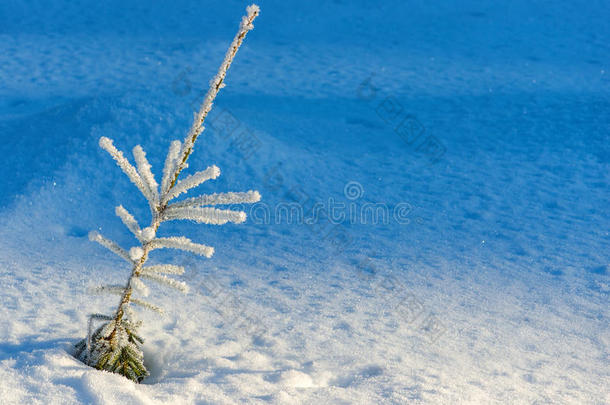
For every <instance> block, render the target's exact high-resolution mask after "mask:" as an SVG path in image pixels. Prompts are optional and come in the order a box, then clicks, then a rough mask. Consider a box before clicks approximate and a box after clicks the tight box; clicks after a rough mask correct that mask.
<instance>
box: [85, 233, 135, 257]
mask: <svg viewBox="0 0 610 405" xmlns="http://www.w3.org/2000/svg"><path fill="white" fill-rule="evenodd" d="M89 240H90V241H92V242H97V243H99V244H100V245H102V246H104V247H105V248H106V249H108V250H110V251H111V252H112V253H114V254H116V255H117V256H120V257H122V258H123V259H125V260H127V261H128V262H129V263H131V264H133V260H131V257H129V253H127V251H126V250H125V249H123V248H122V247H120V246H119V245H118V244H117V243H116V242H113V241H111V240H110V239H106V238H104V237H103V236H102V235H100V233H99V232H97V231H91V232H89Z"/></svg>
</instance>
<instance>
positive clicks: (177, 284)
mask: <svg viewBox="0 0 610 405" xmlns="http://www.w3.org/2000/svg"><path fill="white" fill-rule="evenodd" d="M140 276H141V277H142V278H146V279H148V280H152V281H156V282H157V283H160V284H165V285H167V286H169V287H172V288H175V289H176V290H179V291H181V292H183V293H187V292H188V290H189V288H188V285H186V283H185V282H183V281H178V280H174V279H173V278H169V277H167V276H164V275H160V274H151V273H142V274H141V275H140Z"/></svg>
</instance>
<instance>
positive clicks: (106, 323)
mask: <svg viewBox="0 0 610 405" xmlns="http://www.w3.org/2000/svg"><path fill="white" fill-rule="evenodd" d="M246 11H247V15H245V16H244V17H243V18H242V21H241V24H240V26H239V30H238V32H237V34H236V35H235V38H234V39H233V42H232V43H231V45H230V47H229V49H228V51H227V53H226V55H225V58H224V60H223V62H222V64H221V65H220V68H219V70H218V73H217V74H216V76H215V77H214V78H213V79H212V81H211V83H210V89H209V90H208V92H207V94H206V95H205V98H204V100H203V103H202V104H201V108H200V110H199V112H198V113H197V114H196V115H195V118H194V121H193V124H192V126H191V129H190V130H189V132H188V135H187V136H186V138H185V140H184V141H183V142H180V141H173V142H172V143H171V145H170V148H169V152H168V153H167V158H166V160H165V166H164V168H163V177H162V179H161V184H158V183H157V181H156V180H155V176H154V175H153V173H152V171H151V166H150V164H149V163H148V160H147V158H146V154H145V153H144V150H143V149H142V147H141V146H139V145H137V146H136V147H134V148H133V157H134V160H135V163H136V165H135V167H134V166H133V165H132V164H131V163H130V162H129V160H128V159H127V158H126V157H125V156H124V155H123V153H122V152H121V151H119V150H118V149H116V148H115V146H114V145H113V142H112V140H110V139H109V138H106V137H102V138H100V141H99V145H100V147H101V148H103V149H104V150H106V151H107V152H108V153H109V154H110V155H111V156H112V158H113V159H114V160H115V161H116V163H117V165H118V166H119V167H120V168H121V169H122V170H123V172H125V174H126V175H127V177H128V178H129V180H131V182H132V183H134V184H135V186H136V187H137V188H138V190H140V192H141V193H142V194H143V195H144V197H146V200H147V201H148V204H149V206H150V211H151V215H152V220H151V223H150V225H149V226H148V227H145V228H143V229H142V228H140V225H139V224H138V222H137V221H136V219H135V218H134V217H133V216H132V215H131V214H130V213H129V212H128V211H127V210H126V209H125V208H124V207H123V206H121V205H119V206H118V207H117V208H116V210H115V212H116V215H117V216H118V217H119V218H120V219H121V221H122V222H123V223H124V224H125V226H126V227H127V229H129V230H130V231H131V233H133V235H134V236H135V238H136V239H137V240H138V242H139V245H138V246H135V247H132V248H131V249H129V250H125V249H123V248H122V247H120V246H119V245H118V244H117V243H115V242H113V241H111V240H109V239H106V238H104V237H103V236H102V235H100V234H99V233H98V232H96V231H93V232H91V233H90V234H89V238H90V239H91V240H92V241H95V242H98V243H99V244H101V245H102V246H104V247H106V248H107V249H109V250H110V251H111V252H113V253H115V254H117V255H118V256H120V257H121V258H123V259H124V260H125V261H127V262H128V263H129V265H130V266H131V274H130V276H129V278H128V280H127V283H126V284H125V285H103V286H100V287H98V288H96V289H95V291H96V292H99V293H109V294H115V295H117V296H119V297H120V300H119V304H118V306H117V308H116V311H115V312H114V313H113V314H111V315H103V314H92V315H90V316H89V321H88V332H87V337H86V338H85V339H83V340H81V341H80V342H78V343H77V344H76V350H75V355H76V357H77V358H79V359H80V360H82V361H83V362H84V363H86V364H88V365H89V366H92V367H95V368H97V369H100V370H107V371H111V372H114V373H118V374H121V375H123V376H125V377H127V378H129V379H131V380H133V381H135V382H140V381H142V379H143V378H145V377H146V376H147V375H148V374H149V373H148V371H147V370H146V367H145V366H144V362H143V358H144V356H143V352H142V343H143V340H142V338H141V337H140V336H138V334H137V330H138V328H139V327H140V325H141V321H137V320H136V318H135V314H134V312H133V310H132V307H131V304H135V305H138V306H141V307H143V308H146V309H150V310H153V311H157V312H161V311H162V310H161V308H159V307H157V306H155V305H153V304H151V303H149V302H147V301H143V300H142V299H141V298H139V297H135V296H134V295H135V294H137V293H138V292H143V291H146V285H145V284H144V282H143V281H144V280H146V281H152V282H155V283H159V284H163V285H166V286H168V287H172V288H175V289H177V290H179V291H182V292H186V291H187V289H188V287H187V285H186V284H185V283H183V282H181V281H178V280H175V279H173V278H171V277H168V275H180V274H183V273H184V268H183V267H180V266H176V265H172V264H160V265H146V264H147V260H148V256H149V255H150V253H151V252H152V251H153V250H156V249H164V248H166V249H181V250H186V251H189V252H192V253H195V254H198V255H201V256H205V257H208V258H209V257H211V256H212V254H213V253H214V248H212V247H210V246H206V245H202V244H199V243H195V242H192V241H191V240H190V239H188V238H185V237H182V236H179V237H166V238H161V237H157V230H158V228H159V225H161V223H162V222H165V221H172V220H178V219H184V220H192V221H195V222H198V223H203V224H214V225H223V224H226V223H227V222H232V223H241V222H244V221H245V220H246V214H245V212H242V211H233V210H227V209H219V208H216V206H222V205H228V204H240V203H254V202H257V201H259V200H260V194H259V193H258V192H257V191H247V192H239V193H236V192H229V193H214V194H209V195H201V196H198V197H191V198H188V199H185V200H182V201H180V202H173V203H172V200H174V199H175V198H176V197H178V196H179V195H181V194H183V193H186V192H187V191H188V190H190V189H192V188H194V187H197V186H198V185H200V184H202V183H203V182H205V181H207V180H211V179H215V178H217V177H218V176H219V175H220V170H219V169H218V167H216V166H210V167H208V168H207V169H205V170H202V171H199V172H197V173H195V174H191V175H190V176H187V177H186V178H184V179H181V180H179V179H178V177H179V175H180V173H181V172H182V170H183V169H185V168H186V167H187V160H188V158H189V156H190V155H191V152H192V150H193V145H194V143H195V141H196V140H197V137H198V136H199V135H200V134H201V132H202V131H203V130H204V127H203V122H204V120H205V118H206V116H207V115H208V113H209V112H210V110H211V108H212V103H213V101H214V99H215V97H216V95H217V94H218V92H219V91H220V89H221V88H223V87H224V79H225V75H226V73H227V70H228V69H229V67H230V66H231V62H232V61H233V58H234V57H235V54H236V53H237V50H238V49H239V47H240V46H241V44H242V42H243V40H244V38H245V37H246V34H247V33H248V31H250V30H251V29H252V28H254V27H253V25H252V22H253V21H254V19H255V18H256V17H257V16H258V13H259V8H258V6H256V5H251V6H249V7H248V8H247V9H246ZM144 295H146V294H144ZM95 322H102V324H101V326H99V327H97V328H96V329H95V330H94V323H95Z"/></svg>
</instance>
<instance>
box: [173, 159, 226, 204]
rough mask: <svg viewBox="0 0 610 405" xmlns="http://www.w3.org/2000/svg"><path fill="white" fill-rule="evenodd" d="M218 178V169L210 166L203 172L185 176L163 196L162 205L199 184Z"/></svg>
mask: <svg viewBox="0 0 610 405" xmlns="http://www.w3.org/2000/svg"><path fill="white" fill-rule="evenodd" d="M218 176H220V169H219V168H218V167H216V166H210V167H208V168H207V169H205V170H202V171H200V172H197V173H195V174H191V175H190V176H187V177H186V178H185V179H184V180H180V181H179V182H178V183H177V184H176V185H174V186H173V187H172V188H171V189H170V190H169V191H168V192H167V194H165V195H164V196H163V201H162V203H163V204H166V203H167V202H168V201H170V200H172V199H174V198H176V197H177V196H179V195H180V194H182V193H186V192H187V191H189V190H190V189H192V188H194V187H197V186H198V185H200V184H201V183H204V182H206V181H208V180H212V179H215V178H217V177H218Z"/></svg>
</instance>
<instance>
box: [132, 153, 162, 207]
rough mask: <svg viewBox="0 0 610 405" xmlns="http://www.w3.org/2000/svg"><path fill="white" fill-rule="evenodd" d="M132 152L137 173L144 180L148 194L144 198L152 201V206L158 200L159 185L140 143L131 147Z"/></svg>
mask: <svg viewBox="0 0 610 405" xmlns="http://www.w3.org/2000/svg"><path fill="white" fill-rule="evenodd" d="M132 153H133V158H134V159H135V161H136V164H137V166H138V174H139V175H140V178H141V179H142V181H143V182H144V187H145V189H146V192H147V194H148V195H147V197H146V198H147V199H148V200H149V201H152V202H153V206H154V205H156V204H157V202H158V201H159V191H158V188H159V185H158V184H157V181H156V180H155V176H154V175H153V174H152V171H151V166H150V163H148V159H146V153H144V149H142V147H141V146H140V145H136V146H135V147H134V148H133V152H132Z"/></svg>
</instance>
